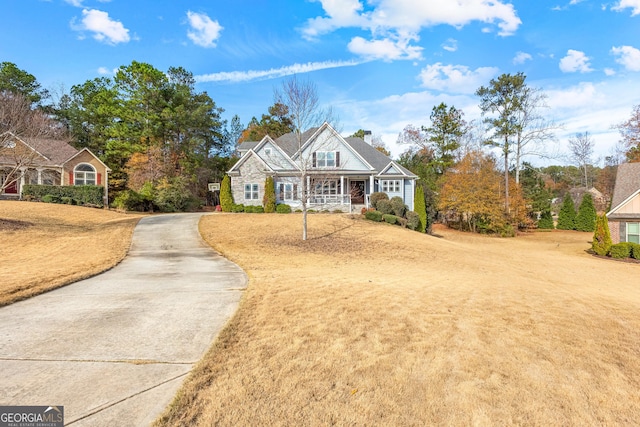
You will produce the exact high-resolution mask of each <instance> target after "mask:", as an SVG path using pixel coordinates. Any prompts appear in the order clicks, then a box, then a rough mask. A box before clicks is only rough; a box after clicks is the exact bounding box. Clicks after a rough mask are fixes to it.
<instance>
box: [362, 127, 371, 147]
mask: <svg viewBox="0 0 640 427" xmlns="http://www.w3.org/2000/svg"><path fill="white" fill-rule="evenodd" d="M364 142H366V143H367V144H369V145H371V131H370V130H365V131H364Z"/></svg>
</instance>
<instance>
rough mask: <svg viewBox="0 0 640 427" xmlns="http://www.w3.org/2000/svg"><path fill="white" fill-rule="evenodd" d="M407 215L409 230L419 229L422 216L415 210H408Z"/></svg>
mask: <svg viewBox="0 0 640 427" xmlns="http://www.w3.org/2000/svg"><path fill="white" fill-rule="evenodd" d="M406 217H407V228H408V229H409V230H418V228H419V227H420V216H419V215H418V214H417V213H416V212H414V211H408V212H407V213H406Z"/></svg>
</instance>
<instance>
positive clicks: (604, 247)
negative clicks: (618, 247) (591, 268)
mask: <svg viewBox="0 0 640 427" xmlns="http://www.w3.org/2000/svg"><path fill="white" fill-rule="evenodd" d="M611 244H612V241H611V232H610V231H609V220H608V219H607V216H606V215H604V214H602V215H599V216H598V217H597V218H596V226H595V231H594V232H593V240H592V243H591V249H593V252H595V253H596V254H598V255H602V256H604V255H607V254H608V253H609V249H611Z"/></svg>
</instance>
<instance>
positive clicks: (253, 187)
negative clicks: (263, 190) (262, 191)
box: [244, 184, 258, 200]
mask: <svg viewBox="0 0 640 427" xmlns="http://www.w3.org/2000/svg"><path fill="white" fill-rule="evenodd" d="M244 199H245V200H258V184H245V185H244Z"/></svg>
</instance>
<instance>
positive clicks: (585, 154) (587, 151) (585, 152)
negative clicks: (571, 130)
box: [569, 132, 595, 188]
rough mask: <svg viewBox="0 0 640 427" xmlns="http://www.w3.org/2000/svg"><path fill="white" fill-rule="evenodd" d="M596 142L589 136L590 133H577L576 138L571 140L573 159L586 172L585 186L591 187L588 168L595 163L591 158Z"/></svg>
mask: <svg viewBox="0 0 640 427" xmlns="http://www.w3.org/2000/svg"><path fill="white" fill-rule="evenodd" d="M594 145H595V141H594V140H593V138H591V137H590V136H589V132H585V133H577V134H576V136H575V137H573V138H569V149H570V151H571V154H570V155H571V159H572V160H573V161H574V162H575V163H576V164H577V165H578V167H579V168H580V169H582V171H583V172H584V186H585V188H588V187H589V181H588V175H587V171H588V166H589V165H591V164H592V163H593V160H592V158H591V156H592V155H593V147H594Z"/></svg>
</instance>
